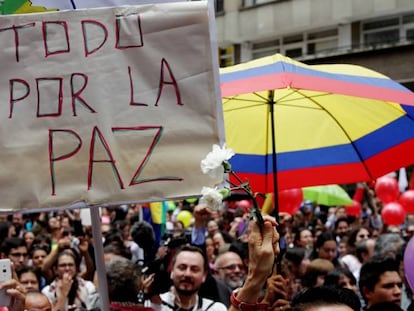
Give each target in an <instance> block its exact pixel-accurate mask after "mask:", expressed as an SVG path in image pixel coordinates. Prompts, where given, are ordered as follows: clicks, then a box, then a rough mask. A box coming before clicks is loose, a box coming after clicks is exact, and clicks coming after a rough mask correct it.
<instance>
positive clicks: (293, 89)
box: [220, 54, 414, 213]
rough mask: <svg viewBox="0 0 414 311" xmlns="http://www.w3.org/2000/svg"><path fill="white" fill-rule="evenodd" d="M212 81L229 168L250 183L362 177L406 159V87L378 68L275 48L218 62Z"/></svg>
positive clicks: (411, 97)
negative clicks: (227, 63) (314, 60)
mask: <svg viewBox="0 0 414 311" xmlns="http://www.w3.org/2000/svg"><path fill="white" fill-rule="evenodd" d="M220 81H221V91H222V97H223V98H222V102H223V111H224V125H225V131H226V144H227V146H229V147H230V148H232V149H233V151H234V152H235V153H236V155H235V156H233V158H232V159H231V160H230V162H231V165H232V169H233V170H234V171H235V172H237V174H238V176H239V177H241V178H242V179H243V180H249V181H250V184H251V187H252V189H253V190H254V191H257V192H265V193H269V192H275V193H277V191H275V189H276V190H278V191H280V190H284V189H291V188H300V187H307V186H314V185H324V184H346V183H354V182H362V181H369V180H373V179H375V178H377V177H380V176H382V175H384V174H386V173H389V172H391V171H394V170H398V169H399V168H401V167H405V166H408V165H410V164H412V163H414V155H413V153H412V150H414V121H413V117H414V107H413V106H414V93H412V92H411V91H410V90H408V89H407V88H405V87H404V86H402V85H400V84H399V83H397V82H395V81H393V80H391V79H390V78H388V77H386V76H384V75H382V74H380V73H378V72H375V71H372V70H370V69H367V68H364V67H361V66H356V65H345V64H343V65H340V64H335V65H306V64H303V63H300V62H297V61H294V60H292V59H290V58H287V57H284V56H282V55H280V54H276V55H273V56H269V57H264V58H261V59H257V60H253V61H250V62H247V63H244V64H240V65H236V66H232V67H227V68H223V69H221V70H220ZM275 204H276V206H275V213H277V212H278V209H277V200H276V202H275Z"/></svg>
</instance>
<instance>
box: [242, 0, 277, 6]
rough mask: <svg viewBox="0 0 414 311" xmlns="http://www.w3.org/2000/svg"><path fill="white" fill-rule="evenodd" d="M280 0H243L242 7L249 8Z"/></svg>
mask: <svg viewBox="0 0 414 311" xmlns="http://www.w3.org/2000/svg"><path fill="white" fill-rule="evenodd" d="M277 1H280V0H243V2H242V7H243V8H247V7H251V6H255V5H259V4H264V3H269V2H277Z"/></svg>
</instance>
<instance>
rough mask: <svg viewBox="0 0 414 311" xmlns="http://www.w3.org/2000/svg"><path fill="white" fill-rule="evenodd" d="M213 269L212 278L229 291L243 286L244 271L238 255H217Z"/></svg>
mask: <svg viewBox="0 0 414 311" xmlns="http://www.w3.org/2000/svg"><path fill="white" fill-rule="evenodd" d="M214 267H215V269H214V270H215V271H214V276H215V277H216V278H217V279H219V280H221V281H223V282H224V283H225V284H226V285H227V286H228V287H229V288H230V289H231V290H233V289H236V288H238V287H240V286H242V285H243V282H244V279H245V278H246V269H245V266H244V264H243V261H242V259H241V257H240V255H239V254H237V253H235V252H232V251H227V252H224V253H222V254H220V255H218V257H217V259H216V262H215V264H214Z"/></svg>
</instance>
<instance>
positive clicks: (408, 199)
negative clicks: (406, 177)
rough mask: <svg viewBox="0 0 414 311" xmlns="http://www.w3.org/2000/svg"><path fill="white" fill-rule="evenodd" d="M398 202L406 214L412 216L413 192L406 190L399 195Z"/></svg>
mask: <svg viewBox="0 0 414 311" xmlns="http://www.w3.org/2000/svg"><path fill="white" fill-rule="evenodd" d="M398 202H399V203H400V204H401V205H402V206H403V207H404V209H405V211H406V212H407V213H408V214H414V190H407V191H405V192H403V193H402V194H401V195H400V198H399V199H398Z"/></svg>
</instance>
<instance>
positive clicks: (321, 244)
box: [312, 231, 341, 267]
mask: <svg viewBox="0 0 414 311" xmlns="http://www.w3.org/2000/svg"><path fill="white" fill-rule="evenodd" d="M337 247H338V243H337V242H336V238H335V236H334V235H333V234H332V233H331V232H329V231H325V232H322V233H321V234H320V235H319V236H318V238H317V240H316V242H315V246H314V249H313V254H312V259H316V258H320V259H326V260H329V261H331V262H332V263H333V264H334V266H335V267H340V266H341V263H340V261H339V260H338V251H337Z"/></svg>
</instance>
